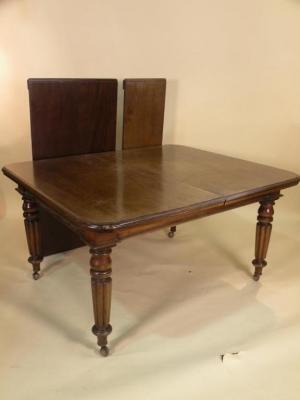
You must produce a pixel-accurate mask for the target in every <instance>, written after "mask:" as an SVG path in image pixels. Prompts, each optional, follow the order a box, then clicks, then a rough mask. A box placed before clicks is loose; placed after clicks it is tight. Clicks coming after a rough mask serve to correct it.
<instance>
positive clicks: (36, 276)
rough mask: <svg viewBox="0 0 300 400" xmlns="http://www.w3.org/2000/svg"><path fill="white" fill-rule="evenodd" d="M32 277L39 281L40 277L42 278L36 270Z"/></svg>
mask: <svg viewBox="0 0 300 400" xmlns="http://www.w3.org/2000/svg"><path fill="white" fill-rule="evenodd" d="M32 277H33V279H34V280H35V281H37V280H38V279H40V277H41V276H40V274H39V273H38V272H37V271H36V272H34V273H33V274H32Z"/></svg>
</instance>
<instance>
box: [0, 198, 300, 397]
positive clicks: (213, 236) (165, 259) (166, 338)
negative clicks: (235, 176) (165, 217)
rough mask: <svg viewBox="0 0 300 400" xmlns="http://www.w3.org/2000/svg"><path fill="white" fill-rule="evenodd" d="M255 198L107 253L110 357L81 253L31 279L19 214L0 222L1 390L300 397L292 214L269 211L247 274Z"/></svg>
mask: <svg viewBox="0 0 300 400" xmlns="http://www.w3.org/2000/svg"><path fill="white" fill-rule="evenodd" d="M256 210H257V207H256V206H255V205H252V206H248V207H245V208H243V209H240V210H235V211H231V212H227V213H224V214H220V215H215V216H211V217H209V218H205V219H202V220H198V221H194V222H190V223H186V224H183V225H180V226H179V227H178V232H177V234H176V237H175V238H174V239H169V238H168V237H167V235H166V231H163V230H162V231H157V232H153V233H151V234H145V235H143V236H140V237H137V238H132V239H130V240H127V241H124V242H123V243H121V244H120V245H118V246H117V247H116V248H115V249H114V251H113V304H112V318H111V321H112V325H113V332H112V334H111V335H110V345H111V355H110V356H109V357H108V358H102V357H101V356H100V355H99V354H98V353H97V346H96V340H95V337H94V336H93V335H92V333H91V332H90V328H91V326H92V324H93V321H92V303H91V295H90V280H89V272H88V259H89V257H88V251H87V248H81V249H78V250H74V251H71V252H68V253H65V254H59V255H55V256H52V257H48V258H47V259H46V260H45V261H44V263H43V276H42V278H41V279H40V280H39V281H33V280H32V279H31V273H30V266H29V265H27V263H26V261H25V260H26V258H27V257H28V255H27V249H26V242H25V237H24V232H23V225H22V220H21V218H17V216H10V217H6V218H4V219H2V220H1V222H0V235H1V237H0V240H1V246H2V250H1V260H0V261H1V274H0V315H1V318H0V354H1V357H0V398H1V399H5V400H6V399H9V400H14V399H22V400H27V399H28V400H29V399H30V400H35V399H41V398H43V400H48V399H55V400H60V399H63V400H67V399H72V400H76V399H85V400H90V399H91V400H92V399H99V398H100V396H101V395H102V396H104V397H105V399H107V400H108V399H109V400H110V399H113V400H118V399H122V400H124V399H130V400H133V399H139V400H141V399H143V400H147V399H151V400H153V399H164V400H166V399H172V400H176V399H182V398H183V396H184V397H185V398H186V399H200V398H203V399H219V398H222V399H230V400H234V399H238V400H241V399H243V400H247V399H251V400H253V399H256V400H259V399H264V400H265V399H272V400H276V399H282V400H283V399H285V400H286V399H289V400H293V399H299V392H300V379H299V374H300V340H299V337H300V308H299V304H300V290H299V287H300V263H299V261H300V220H299V218H298V220H297V219H295V218H289V216H288V214H284V216H282V217H280V213H278V218H277V219H276V220H275V223H274V229H273V234H272V241H271V245H270V251H269V257H268V261H269V266H268V267H267V268H266V269H265V271H264V275H263V277H262V279H261V281H260V282H258V283H256V282H254V281H253V280H252V279H251V273H252V266H251V260H252V258H253V245H254V229H255V227H254V225H255V218H256Z"/></svg>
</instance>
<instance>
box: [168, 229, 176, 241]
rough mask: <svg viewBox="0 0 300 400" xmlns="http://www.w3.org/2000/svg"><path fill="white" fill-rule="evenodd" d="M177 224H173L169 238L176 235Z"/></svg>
mask: <svg viewBox="0 0 300 400" xmlns="http://www.w3.org/2000/svg"><path fill="white" fill-rule="evenodd" d="M175 232H176V226H171V228H170V231H169V233H168V236H169V238H173V237H174V236H175Z"/></svg>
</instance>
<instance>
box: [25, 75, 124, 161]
mask: <svg viewBox="0 0 300 400" xmlns="http://www.w3.org/2000/svg"><path fill="white" fill-rule="evenodd" d="M117 88H118V82H117V80H116V79H29V80H28V90H29V104H30V120H31V139H32V155H33V159H34V160H40V159H45V158H51V157H63V156H69V155H74V154H86V153H99V152H102V151H111V150H114V149H115V142H116V115H117Z"/></svg>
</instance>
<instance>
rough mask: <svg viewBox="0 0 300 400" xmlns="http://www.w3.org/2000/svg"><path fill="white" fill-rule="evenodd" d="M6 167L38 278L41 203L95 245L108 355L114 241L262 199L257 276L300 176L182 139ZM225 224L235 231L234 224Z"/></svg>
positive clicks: (98, 312) (99, 323) (97, 301)
mask: <svg viewBox="0 0 300 400" xmlns="http://www.w3.org/2000/svg"><path fill="white" fill-rule="evenodd" d="M3 173H4V174H5V175H6V176H7V177H8V178H10V179H11V180H12V181H14V182H15V183H16V185H17V191H18V192H19V193H20V194H21V196H22V199H23V216H24V222H25V229H26V235H27V240H28V247H29V253H30V257H29V262H30V263H31V264H32V266H33V274H34V278H35V279H38V278H39V277H40V264H41V262H42V260H43V254H42V251H41V243H42V240H43V238H42V237H41V234H40V229H39V213H40V209H41V208H43V209H46V210H47V211H48V212H49V213H50V214H51V215H52V216H53V217H54V218H55V219H57V220H58V221H60V222H61V223H62V224H64V225H65V226H67V227H68V228H69V229H71V230H72V231H73V232H74V233H75V234H76V235H78V237H79V238H80V239H81V240H82V242H83V243H84V244H86V245H87V246H88V248H89V252H90V276H91V287H92V299H93V311H94V325H93V327H92V332H93V333H94V334H95V335H96V337H97V342H98V345H99V347H100V353H101V354H102V355H103V356H107V355H108V354H109V347H108V342H107V339H108V335H109V334H110V333H111V331H112V326H111V323H110V309H111V296H112V261H111V253H112V249H114V248H115V246H117V245H121V242H122V241H123V240H125V239H129V238H131V237H134V236H136V235H141V234H144V233H146V232H150V231H154V230H158V229H162V228H165V227H170V226H176V225H179V224H181V223H184V222H187V221H191V220H195V219H198V218H202V217H207V216H209V215H213V214H216V213H220V212H224V211H229V210H231V209H235V208H237V207H242V206H247V205H248V204H252V203H258V206H259V208H258V215H257V223H256V239H255V251H254V259H253V261H252V264H253V266H254V275H253V278H254V280H255V281H257V280H259V278H260V276H261V274H262V271H263V269H264V267H265V266H266V265H267V262H266V255H267V249H268V245H269V240H270V235H271V230H272V220H273V214H274V204H275V201H276V200H278V199H279V198H280V196H282V194H281V191H282V190H283V189H287V188H289V187H291V186H294V185H297V184H298V183H299V180H300V176H299V175H298V174H296V173H293V172H289V171H286V170H282V169H278V168H274V167H270V166H266V165H263V164H259V163H254V162H250V161H245V160H241V159H238V158H234V157H230V156H227V155H221V154H217V153H213V152H209V151H204V150H200V149H198V148H193V147H187V146H183V145H175V144H164V145H162V146H149V147H143V148H132V149H124V150H119V151H107V152H102V153H90V154H80V155H69V156H63V157H56V158H49V159H42V160H33V161H25V162H17V163H14V164H10V165H7V166H5V167H4V168H3ZM225 229H227V230H228V234H230V230H231V227H230V225H228V226H227V227H225ZM172 240H173V241H176V237H175V238H174V239H172ZM188 245H189V243H188V240H187V242H186V246H188ZM237 251H238V249H237ZM282 251H283V252H284V251H286V249H284V248H282ZM286 256H287V257H288V254H287V255H286ZM141 268H142V267H141ZM199 268H201V265H199ZM57 312H58V313H59V312H60V311H59V310H57Z"/></svg>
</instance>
